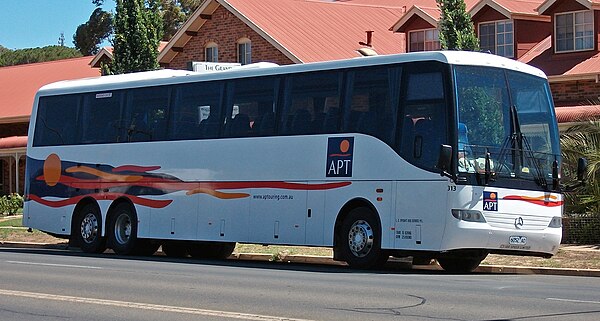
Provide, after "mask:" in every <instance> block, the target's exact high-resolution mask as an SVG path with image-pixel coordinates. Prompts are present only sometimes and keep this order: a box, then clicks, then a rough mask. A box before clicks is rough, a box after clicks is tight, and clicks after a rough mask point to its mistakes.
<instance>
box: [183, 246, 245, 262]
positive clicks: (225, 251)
mask: <svg viewBox="0 0 600 321" xmlns="http://www.w3.org/2000/svg"><path fill="white" fill-rule="evenodd" d="M234 249H235V242H194V243H190V244H189V246H188V253H189V254H190V256H191V257H193V258H196V259H218V260H223V259H226V258H228V257H229V256H230V255H231V253H233V250H234Z"/></svg>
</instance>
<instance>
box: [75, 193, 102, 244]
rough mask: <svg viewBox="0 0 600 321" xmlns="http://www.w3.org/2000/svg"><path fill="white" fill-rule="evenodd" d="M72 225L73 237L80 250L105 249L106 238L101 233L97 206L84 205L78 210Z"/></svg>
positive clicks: (100, 219)
mask: <svg viewBox="0 0 600 321" xmlns="http://www.w3.org/2000/svg"><path fill="white" fill-rule="evenodd" d="M74 227H75V231H74V232H75V238H76V240H77V243H78V244H79V246H80V248H81V250H82V251H84V252H86V253H102V252H104V250H106V240H105V238H104V237H102V235H101V231H102V215H100V210H99V209H98V207H97V206H95V205H94V204H87V205H85V206H84V207H83V208H82V209H81V210H80V211H79V213H78V215H77V220H76V221H75V224H74Z"/></svg>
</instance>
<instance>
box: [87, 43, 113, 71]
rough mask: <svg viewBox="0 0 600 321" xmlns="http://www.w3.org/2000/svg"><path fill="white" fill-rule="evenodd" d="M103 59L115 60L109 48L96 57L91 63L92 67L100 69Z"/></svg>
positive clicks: (101, 50)
mask: <svg viewBox="0 0 600 321" xmlns="http://www.w3.org/2000/svg"><path fill="white" fill-rule="evenodd" d="M103 57H106V59H109V60H112V59H113V54H112V52H111V51H110V50H108V48H107V47H104V48H102V49H100V51H99V52H98V53H97V54H96V56H94V59H92V61H90V66H92V67H93V68H100V62H101V61H102V58H103Z"/></svg>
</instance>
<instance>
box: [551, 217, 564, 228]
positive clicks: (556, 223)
mask: <svg viewBox="0 0 600 321" xmlns="http://www.w3.org/2000/svg"><path fill="white" fill-rule="evenodd" d="M548 227H555V228H561V227H562V217H560V216H555V217H553V218H552V220H550V224H548Z"/></svg>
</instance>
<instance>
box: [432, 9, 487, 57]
mask: <svg viewBox="0 0 600 321" xmlns="http://www.w3.org/2000/svg"><path fill="white" fill-rule="evenodd" d="M436 2H437V4H438V7H439V8H440V11H441V12H442V14H441V17H440V21H439V29H440V44H441V46H442V49H448V50H471V51H477V50H479V40H478V39H477V37H476V36H475V28H474V27H473V22H471V16H469V14H468V13H467V9H466V5H465V2H464V0H436Z"/></svg>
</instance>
